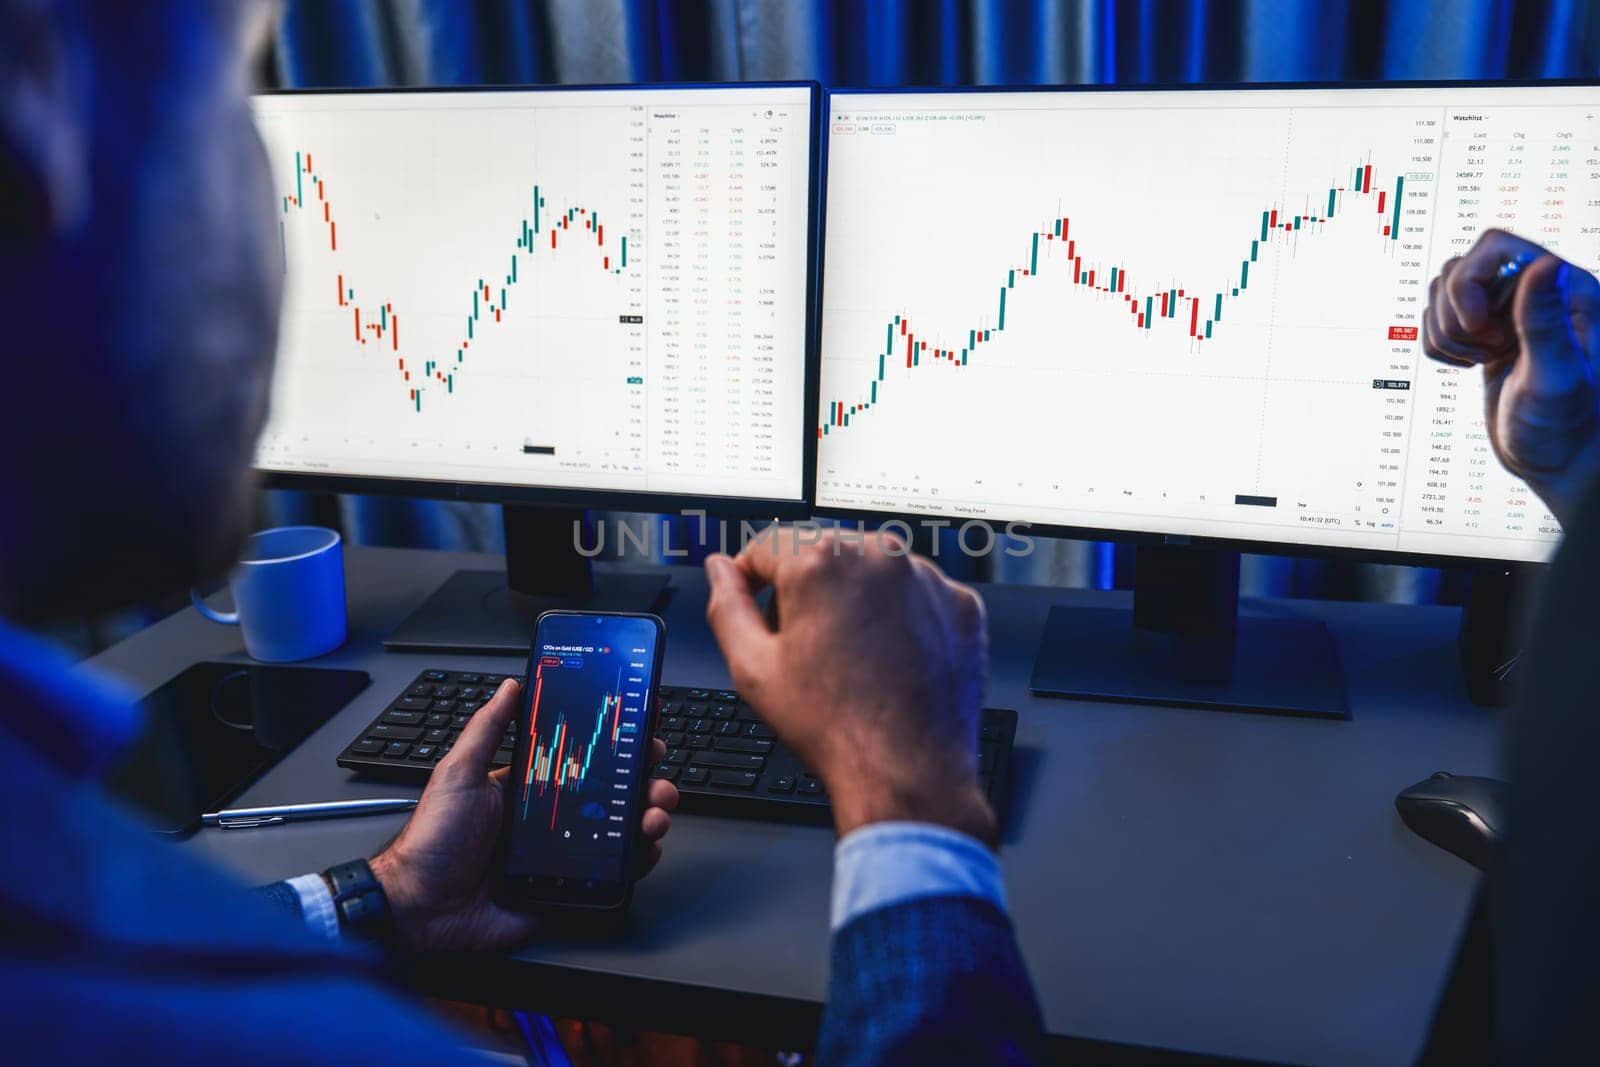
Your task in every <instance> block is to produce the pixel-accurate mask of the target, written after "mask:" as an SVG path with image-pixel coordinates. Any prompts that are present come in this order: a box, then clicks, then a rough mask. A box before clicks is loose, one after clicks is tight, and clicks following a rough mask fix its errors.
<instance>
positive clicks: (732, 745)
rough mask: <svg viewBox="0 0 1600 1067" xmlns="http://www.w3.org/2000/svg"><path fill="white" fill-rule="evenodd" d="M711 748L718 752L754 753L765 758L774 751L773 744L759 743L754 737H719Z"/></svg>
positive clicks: (769, 742) (767, 742)
mask: <svg viewBox="0 0 1600 1067" xmlns="http://www.w3.org/2000/svg"><path fill="white" fill-rule="evenodd" d="M711 747H712V748H714V749H716V750H717V751H718V752H754V753H756V754H758V755H762V756H765V755H767V754H768V753H770V752H771V751H772V742H771V741H757V740H756V739H755V738H753V737H719V738H717V739H716V740H715V741H713V742H712V743H711Z"/></svg>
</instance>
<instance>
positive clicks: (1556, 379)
mask: <svg viewBox="0 0 1600 1067" xmlns="http://www.w3.org/2000/svg"><path fill="white" fill-rule="evenodd" d="M1571 276H1572V267H1571V265H1570V264H1568V263H1566V262H1564V261H1563V260H1561V259H1558V258H1557V257H1555V256H1548V255H1547V256H1540V257H1539V258H1538V259H1536V260H1534V262H1533V263H1531V264H1530V265H1529V266H1528V267H1527V269H1526V270H1525V271H1523V275H1522V282H1521V284H1519V285H1518V286H1517V292H1516V299H1515V301H1514V302H1513V304H1512V308H1511V320H1512V322H1513V324H1514V325H1515V326H1516V329H1517V337H1518V338H1519V339H1520V340H1521V342H1522V359H1523V360H1524V361H1525V363H1526V366H1525V367H1524V368H1523V372H1522V373H1523V380H1524V382H1525V383H1526V386H1527V389H1528V392H1529V394H1530V395H1531V396H1533V397H1535V398H1538V397H1549V398H1559V397H1566V396H1570V395H1572V394H1573V393H1575V392H1577V391H1579V390H1581V389H1583V388H1584V387H1586V386H1588V385H1589V384H1590V369H1589V361H1588V359H1587V358H1585V356H1584V354H1583V350H1582V348H1581V347H1580V346H1579V344H1578V336H1577V334H1576V332H1575V331H1574V330H1573V322H1572V298H1571Z"/></svg>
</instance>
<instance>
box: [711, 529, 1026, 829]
mask: <svg viewBox="0 0 1600 1067" xmlns="http://www.w3.org/2000/svg"><path fill="white" fill-rule="evenodd" d="M706 573H707V576H708V577H709V578H710V580H711V601H710V603H709V604H708V605H707V607H706V618H707V619H708V620H709V621H710V623H711V629H712V631H713V632H714V633H715V634H716V637H717V643H718V644H719V645H721V646H722V653H723V655H724V656H726V657H727V660H728V669H729V670H730V671H731V672H732V674H733V682H734V686H735V687H736V688H737V689H738V690H739V692H740V693H741V694H743V695H744V697H745V699H746V700H748V701H749V702H750V704H751V705H752V706H753V707H754V708H755V709H756V710H757V711H758V712H759V713H760V714H761V716H762V718H764V719H765V720H766V721H767V723H768V725H770V726H771V727H772V728H773V729H774V730H776V731H777V732H778V735H779V736H780V737H782V738H783V739H784V741H785V742H787V743H788V744H789V745H790V747H792V748H793V749H794V750H795V752H796V753H797V754H798V755H799V756H800V758H801V759H802V760H803V761H805V763H806V765H807V766H808V767H811V768H813V769H814V770H815V771H816V773H817V774H818V775H819V776H820V777H821V778H822V780H823V782H824V783H825V784H826V785H827V788H828V793H829V796H830V798H831V800H832V804H833V818H834V823H835V825H836V826H837V827H838V830H839V833H840V834H841V835H842V834H847V833H849V832H850V831H851V830H853V829H855V828H856V827H859V826H863V825H865V824H867V823H872V822H881V821H885V820H891V819H908V820H914V821H918V822H932V823H939V824H941V825H945V826H949V827H952V828H954V829H957V830H961V831H963V832H965V833H968V834H971V835H972V836H974V837H976V838H978V839H979V840H981V841H983V842H985V843H987V844H989V845H990V846H993V845H994V843H995V833H996V828H995V816H994V812H993V810H992V809H991V808H990V807H989V803H988V801H987V800H986V799H985V797H984V795H983V790H982V789H981V787H980V786H979V784H978V768H977V756H976V753H977V750H978V716H979V711H980V706H981V702H982V699H983V683H984V673H985V654H986V641H987V637H986V630H985V626H984V613H983V602H982V601H981V600H979V599H978V595H977V594H976V593H975V592H973V591H972V590H971V589H970V588H968V587H967V586H964V585H961V584H960V583H958V582H953V581H950V580H949V579H948V578H946V577H945V576H944V575H943V574H942V573H941V572H940V571H939V569H938V568H937V567H936V566H934V565H933V564H932V563H930V562H929V561H927V560H925V559H922V558H920V557H915V556H912V555H910V554H909V551H908V550H907V549H906V548H905V546H904V545H903V543H902V542H901V541H900V540H899V539H898V538H895V537H894V536H892V535H888V534H882V533H876V534H872V533H869V534H865V535H863V539H862V540H861V541H860V542H857V541H853V540H850V539H848V538H845V539H841V538H839V537H838V536H837V534H836V533H834V534H831V535H828V536H824V538H823V539H822V541H821V542H820V543H815V544H800V543H799V538H798V537H797V536H796V531H795V530H793V529H792V528H781V527H774V528H772V529H770V530H769V531H768V532H766V533H764V534H763V535H762V536H761V537H760V538H757V539H756V540H755V541H753V542H752V543H751V544H750V545H748V546H746V548H745V549H744V551H743V552H741V553H740V554H739V556H738V557H737V558H736V559H730V558H729V557H727V556H724V555H714V556H711V557H709V558H708V559H707V560H706ZM769 585H770V586H772V587H774V589H775V596H776V598H777V602H778V604H779V605H781V613H782V618H781V620H780V622H779V624H778V625H777V627H776V628H773V627H769V626H768V625H767V622H766V620H765V619H764V618H763V617H762V615H761V611H760V609H759V608H758V607H757V606H756V602H755V599H754V596H755V594H756V593H757V592H759V591H760V590H761V589H763V588H764V587H766V586H769Z"/></svg>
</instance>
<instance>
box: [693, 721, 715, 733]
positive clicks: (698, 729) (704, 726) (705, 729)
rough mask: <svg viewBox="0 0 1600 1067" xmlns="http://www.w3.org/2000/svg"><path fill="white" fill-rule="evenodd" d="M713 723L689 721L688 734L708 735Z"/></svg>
mask: <svg viewBox="0 0 1600 1067" xmlns="http://www.w3.org/2000/svg"><path fill="white" fill-rule="evenodd" d="M712 725H713V723H712V722H711V720H710V719H690V720H689V732H690V733H691V734H709V733H710V732H711V727H712Z"/></svg>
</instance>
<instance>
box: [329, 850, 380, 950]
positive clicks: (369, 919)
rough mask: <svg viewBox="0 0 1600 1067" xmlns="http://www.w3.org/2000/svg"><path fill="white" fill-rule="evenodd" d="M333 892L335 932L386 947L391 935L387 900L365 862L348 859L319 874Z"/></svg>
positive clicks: (370, 868)
mask: <svg viewBox="0 0 1600 1067" xmlns="http://www.w3.org/2000/svg"><path fill="white" fill-rule="evenodd" d="M322 877H323V880H324V881H326V882H327V883H328V889H329V890H330V891H332V893H333V908H334V911H335V912H336V913H337V914H338V916H339V930H340V931H341V932H342V933H343V934H344V935H345V936H346V937H349V938H352V939H354V940H357V941H367V942H371V943H374V944H387V943H388V942H389V941H390V939H391V938H392V937H393V935H394V915H393V913H392V912H390V910H389V898H388V896H386V895H385V894H384V892H383V886H382V885H380V884H379V883H378V879H377V876H376V875H374V874H373V873H372V867H371V866H370V865H368V863H367V861H366V860H351V861H350V862H348V863H340V864H338V865H336V866H333V867H329V868H328V869H327V870H325V871H323V872H322Z"/></svg>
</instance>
